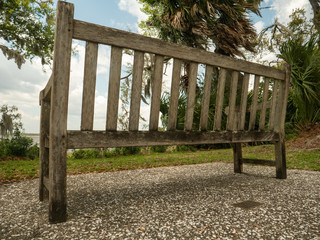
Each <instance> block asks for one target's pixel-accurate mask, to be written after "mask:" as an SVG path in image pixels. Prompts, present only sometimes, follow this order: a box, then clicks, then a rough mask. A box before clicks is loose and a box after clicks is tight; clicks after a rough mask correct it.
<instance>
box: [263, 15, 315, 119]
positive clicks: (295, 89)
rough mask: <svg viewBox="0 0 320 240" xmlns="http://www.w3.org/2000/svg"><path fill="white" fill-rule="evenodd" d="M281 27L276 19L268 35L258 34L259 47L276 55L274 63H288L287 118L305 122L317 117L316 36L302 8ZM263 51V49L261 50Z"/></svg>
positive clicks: (265, 30)
mask: <svg viewBox="0 0 320 240" xmlns="http://www.w3.org/2000/svg"><path fill="white" fill-rule="evenodd" d="M290 18H291V21H290V22H289V23H288V24H287V25H286V26H285V25H283V24H281V23H279V22H277V21H276V22H275V23H274V24H273V25H271V26H269V27H267V28H266V29H264V30H263V31H262V34H264V33H266V32H267V31H268V30H270V29H271V33H272V34H271V35H266V34H264V35H261V36H264V37H263V38H262V41H261V44H260V46H261V47H262V48H260V51H261V49H263V47H266V46H267V49H266V48H265V49H264V50H268V51H271V52H274V53H276V54H277V57H278V59H277V61H276V63H277V64H279V63H281V62H282V61H286V62H288V63H290V64H291V67H292V74H291V87H290V93H289V100H288V111H287V120H292V121H294V122H296V123H300V124H308V123H312V122H316V121H319V120H320V110H319V109H320V50H319V47H318V46H317V43H318V40H319V35H318V33H317V31H316V29H315V28H314V25H313V23H312V22H311V21H308V20H307V18H306V16H305V10H303V9H296V10H295V11H293V13H292V14H291V15H290ZM261 53H262V54H264V52H263V51H261Z"/></svg>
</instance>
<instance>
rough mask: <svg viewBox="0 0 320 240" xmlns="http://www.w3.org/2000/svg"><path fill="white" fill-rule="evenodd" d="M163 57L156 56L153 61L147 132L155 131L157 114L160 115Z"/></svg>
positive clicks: (157, 122)
mask: <svg viewBox="0 0 320 240" xmlns="http://www.w3.org/2000/svg"><path fill="white" fill-rule="evenodd" d="M163 59H164V57H163V56H160V55H156V56H155V59H154V71H153V77H152V79H153V84H152V96H151V107H150V121H149V130H151V131H157V130H158V126H159V114H160V97H161V86H162V75H163Z"/></svg>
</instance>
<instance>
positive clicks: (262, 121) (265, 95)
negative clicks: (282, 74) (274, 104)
mask: <svg viewBox="0 0 320 240" xmlns="http://www.w3.org/2000/svg"><path fill="white" fill-rule="evenodd" d="M269 80H270V79H269V78H266V79H265V80H264V86H263V96H262V107H261V112H260V119H259V129H260V130H264V127H265V122H266V112H267V105H268V96H269Z"/></svg>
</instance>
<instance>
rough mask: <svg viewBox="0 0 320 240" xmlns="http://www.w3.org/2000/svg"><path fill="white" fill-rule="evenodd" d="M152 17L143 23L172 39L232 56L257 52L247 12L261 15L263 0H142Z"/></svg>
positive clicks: (162, 37)
mask: <svg viewBox="0 0 320 240" xmlns="http://www.w3.org/2000/svg"><path fill="white" fill-rule="evenodd" d="M140 2H142V3H143V4H144V8H143V11H144V12H145V13H146V14H148V15H149V19H148V20H147V21H146V22H144V23H142V26H144V27H146V28H151V29H155V30H156V32H157V33H158V36H159V37H160V38H161V39H163V40H167V41H170V42H175V43H180V44H184V45H187V46H190V47H195V48H201V49H209V48H210V46H211V45H214V47H215V52H217V53H221V54H224V55H229V56H235V55H238V56H243V53H242V50H241V48H243V49H245V50H248V51H251V52H254V42H253V41H252V40H253V39H254V38H255V37H256V33H255V30H254V28H253V25H252V23H251V22H250V20H249V18H248V13H249V12H253V13H255V14H258V15H260V12H259V8H258V6H259V4H260V3H261V2H262V0H196V1H191V0H159V1H154V0H140Z"/></svg>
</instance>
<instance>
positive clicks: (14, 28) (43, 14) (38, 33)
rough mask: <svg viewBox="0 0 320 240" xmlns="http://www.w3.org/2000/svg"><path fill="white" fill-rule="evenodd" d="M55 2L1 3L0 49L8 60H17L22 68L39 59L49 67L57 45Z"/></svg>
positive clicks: (16, 0) (8, 0) (13, 0)
mask: <svg viewBox="0 0 320 240" xmlns="http://www.w3.org/2000/svg"><path fill="white" fill-rule="evenodd" d="M54 15H55V11H54V9H53V1H52V0H49V1H41V0H40V1H36V0H23V1H22V0H2V1H0V29H1V31H0V39H2V40H4V41H5V45H2V44H1V45H0V49H1V50H2V52H3V54H4V55H5V56H6V57H7V59H8V60H9V59H14V60H15V62H16V64H17V65H18V67H19V68H20V67H21V65H22V64H23V63H24V62H25V60H26V59H30V60H32V59H33V58H34V57H35V56H37V57H40V58H41V63H42V64H43V65H44V64H49V63H50V61H51V59H52V52H53V42H54Z"/></svg>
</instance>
